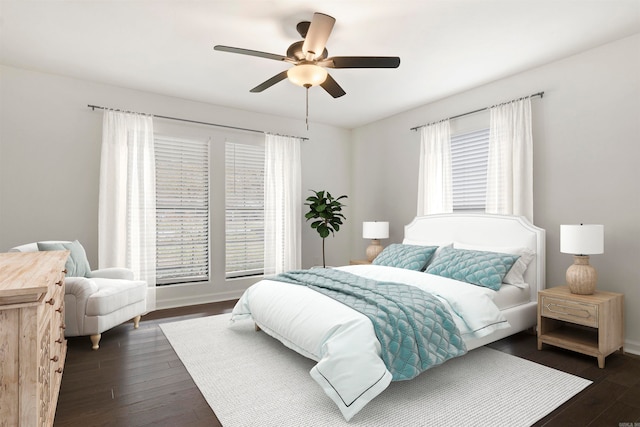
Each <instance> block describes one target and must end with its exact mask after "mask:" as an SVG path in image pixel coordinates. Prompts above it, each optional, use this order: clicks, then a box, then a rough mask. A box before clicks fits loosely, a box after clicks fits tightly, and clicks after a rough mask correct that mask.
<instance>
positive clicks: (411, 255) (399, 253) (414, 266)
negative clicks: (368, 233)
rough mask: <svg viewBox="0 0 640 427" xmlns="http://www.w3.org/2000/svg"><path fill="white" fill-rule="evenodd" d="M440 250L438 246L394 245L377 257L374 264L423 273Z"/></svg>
mask: <svg viewBox="0 0 640 427" xmlns="http://www.w3.org/2000/svg"><path fill="white" fill-rule="evenodd" d="M436 249H438V247H437V246H416V245H403V244H400V243H393V244H391V245H389V246H387V247H386V248H384V249H383V250H382V252H380V254H379V255H378V256H377V257H375V259H374V260H373V262H372V264H375V265H385V266H387V267H397V268H406V269H407V270H416V271H422V270H424V268H425V266H426V265H427V263H428V262H429V260H430V259H431V257H432V256H433V253H434V252H435V251H436Z"/></svg>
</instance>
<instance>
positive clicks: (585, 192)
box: [352, 35, 640, 353]
mask: <svg viewBox="0 0 640 427" xmlns="http://www.w3.org/2000/svg"><path fill="white" fill-rule="evenodd" d="M421 84H424V85H430V84H437V82H432V81H428V80H427V79H425V81H424V82H416V87H417V88H419V87H420V85H421ZM417 90H419V89H417ZM539 91H544V92H545V94H544V98H543V99H540V98H534V99H533V101H532V105H533V124H534V129H533V132H534V203H535V210H534V222H535V224H536V225H538V226H539V227H542V228H544V229H546V231H547V233H546V236H547V260H546V264H547V278H546V279H547V286H548V287H552V286H557V285H560V284H563V283H564V275H565V271H566V269H567V268H568V267H569V265H571V263H572V257H571V255H566V254H561V253H560V252H559V246H560V243H559V230H560V224H575V223H580V222H584V223H596V224H604V227H605V253H604V254H602V255H594V256H592V257H591V263H592V265H594V266H595V267H596V269H597V270H598V273H599V280H598V288H599V289H601V290H608V291H614V292H621V293H624V294H625V318H626V322H625V323H626V348H627V349H628V350H630V351H634V352H636V353H640V262H639V261H640V221H639V219H640V190H639V188H640V167H639V161H640V35H635V36H632V37H629V38H626V39H623V40H620V41H617V42H614V43H611V44H607V45H605V46H601V47H599V48H596V49H593V50H590V51H587V52H584V53H582V54H579V55H575V56H572V57H569V58H566V59H564V60H561V61H557V62H554V63H551V64H548V65H545V66H542V67H539V68H536V69H533V70H531V71H528V72H524V73H521V74H518V75H515V76H512V77H508V78H504V79H502V80H499V81H496V82H494V83H491V84H487V85H485V86H482V87H478V88H476V89H473V90H470V91H467V92H464V93H461V94H459V95H456V96H452V97H449V98H447V99H443V100H441V101H438V102H434V103H432V104H428V105H424V106H422V107H419V108H416V109H413V110H410V111H407V112H405V113H403V114H399V115H396V116H394V117H390V118H387V119H385V120H381V121H378V122H376V123H372V124H369V125H367V126H363V127H361V128H359V129H356V130H355V131H354V135H353V144H354V147H353V150H354V151H353V159H354V171H353V176H354V178H353V195H354V198H356V199H357V200H358V203H357V204H355V205H354V206H353V208H352V210H353V214H352V219H353V221H354V222H356V223H361V222H362V221H365V220H369V219H383V220H389V221H390V222H391V227H390V228H391V230H390V231H391V233H390V234H391V236H390V238H389V240H387V241H386V242H385V243H387V244H388V243H391V242H400V241H401V240H402V235H403V230H404V228H403V227H404V225H405V224H407V223H409V222H410V221H411V219H412V218H413V217H414V216H415V212H416V200H417V199H416V194H417V176H418V155H419V152H420V147H419V145H420V137H419V133H418V132H413V131H410V130H409V128H411V127H413V126H416V125H421V124H424V123H428V122H431V121H435V120H440V119H443V118H446V117H449V116H453V115H457V114H460V113H464V112H467V111H473V110H476V109H478V108H482V107H485V106H489V105H493V104H496V103H499V102H503V101H508V100H511V99H513V98H518V97H520V96H524V95H529V94H532V93H536V92H539ZM483 114H484V117H485V120H486V123H487V124H488V118H487V117H488V116H487V115H486V113H483ZM479 120H480V121H481V120H483V117H482V114H480V115H479V116H468V117H467V118H464V119H459V120H454V123H453V124H452V126H454V127H470V126H471V127H473V126H474V125H475V123H477V122H478V121H479ZM472 122H475V123H472ZM352 232H353V233H354V234H353V236H352V238H353V241H354V246H353V251H354V252H353V253H352V257H357V256H358V255H360V254H363V253H364V249H365V247H366V244H367V242H365V241H363V239H362V237H361V234H360V231H359V230H358V228H357V227H355V226H354V227H353V228H352Z"/></svg>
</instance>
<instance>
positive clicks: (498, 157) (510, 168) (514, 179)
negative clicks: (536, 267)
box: [486, 98, 533, 222]
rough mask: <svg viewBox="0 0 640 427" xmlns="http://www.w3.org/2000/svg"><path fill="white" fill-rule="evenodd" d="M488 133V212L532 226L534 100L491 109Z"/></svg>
mask: <svg viewBox="0 0 640 427" xmlns="http://www.w3.org/2000/svg"><path fill="white" fill-rule="evenodd" d="M489 129H490V130H489V132H490V134H489V165H488V171H487V205H486V211H487V213H497V214H505V215H521V216H524V217H526V218H527V219H529V220H530V221H532V222H533V135H532V131H531V99H530V98H525V99H521V100H517V101H513V102H509V103H507V104H503V105H499V106H496V107H493V108H491V118H490V125H489Z"/></svg>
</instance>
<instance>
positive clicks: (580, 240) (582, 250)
mask: <svg viewBox="0 0 640 427" xmlns="http://www.w3.org/2000/svg"><path fill="white" fill-rule="evenodd" d="M560 252H562V253H565V254H573V255H593V254H601V253H604V225H600V224H579V225H561V226H560Z"/></svg>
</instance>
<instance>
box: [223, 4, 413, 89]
mask: <svg viewBox="0 0 640 427" xmlns="http://www.w3.org/2000/svg"><path fill="white" fill-rule="evenodd" d="M335 22H336V20H335V19H334V18H333V17H331V16H329V15H325V14H323V13H314V14H313V20H312V21H311V22H309V21H302V22H299V23H298V25H297V26H296V29H297V30H298V33H299V34H300V35H301V36H302V38H303V39H304V40H301V41H298V42H295V43H293V44H292V45H291V46H289V48H288V49H287V54H286V56H282V55H277V54H273V53H267V52H260V51H256V50H249V49H242V48H237V47H230V46H221V45H217V46H215V47H214V49H215V50H219V51H222V52H231V53H239V54H242V55H250V56H257V57H260V58H267V59H273V60H276V61H284V62H288V63H290V64H293V67H291V68H289V69H288V70H285V71H283V72H281V73H279V74H276V75H275V76H273V77H271V78H270V79H268V80H266V81H265V82H263V83H261V84H259V85H258V86H256V87H254V88H253V89H251V92H254V93H255V92H262V91H263V90H265V89H268V88H269V87H271V86H273V85H275V84H276V83H279V82H280V81H282V80H284V79H286V78H289V80H290V81H291V82H293V83H295V84H297V85H299V86H302V87H305V88H307V89H309V88H310V87H312V86H317V85H319V86H321V87H322V88H323V89H324V90H326V91H327V92H328V93H329V94H330V95H331V96H333V97H334V98H339V97H341V96H343V95H345V93H346V92H345V91H344V89H342V87H340V85H339V84H338V83H337V82H336V81H335V80H334V79H333V77H331V76H330V75H329V74H328V72H327V70H326V69H325V68H397V67H398V66H399V65H400V58H399V57H397V56H333V57H329V55H328V52H327V49H326V43H327V40H328V39H329V35H330V34H331V30H332V29H333V25H334V24H335Z"/></svg>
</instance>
